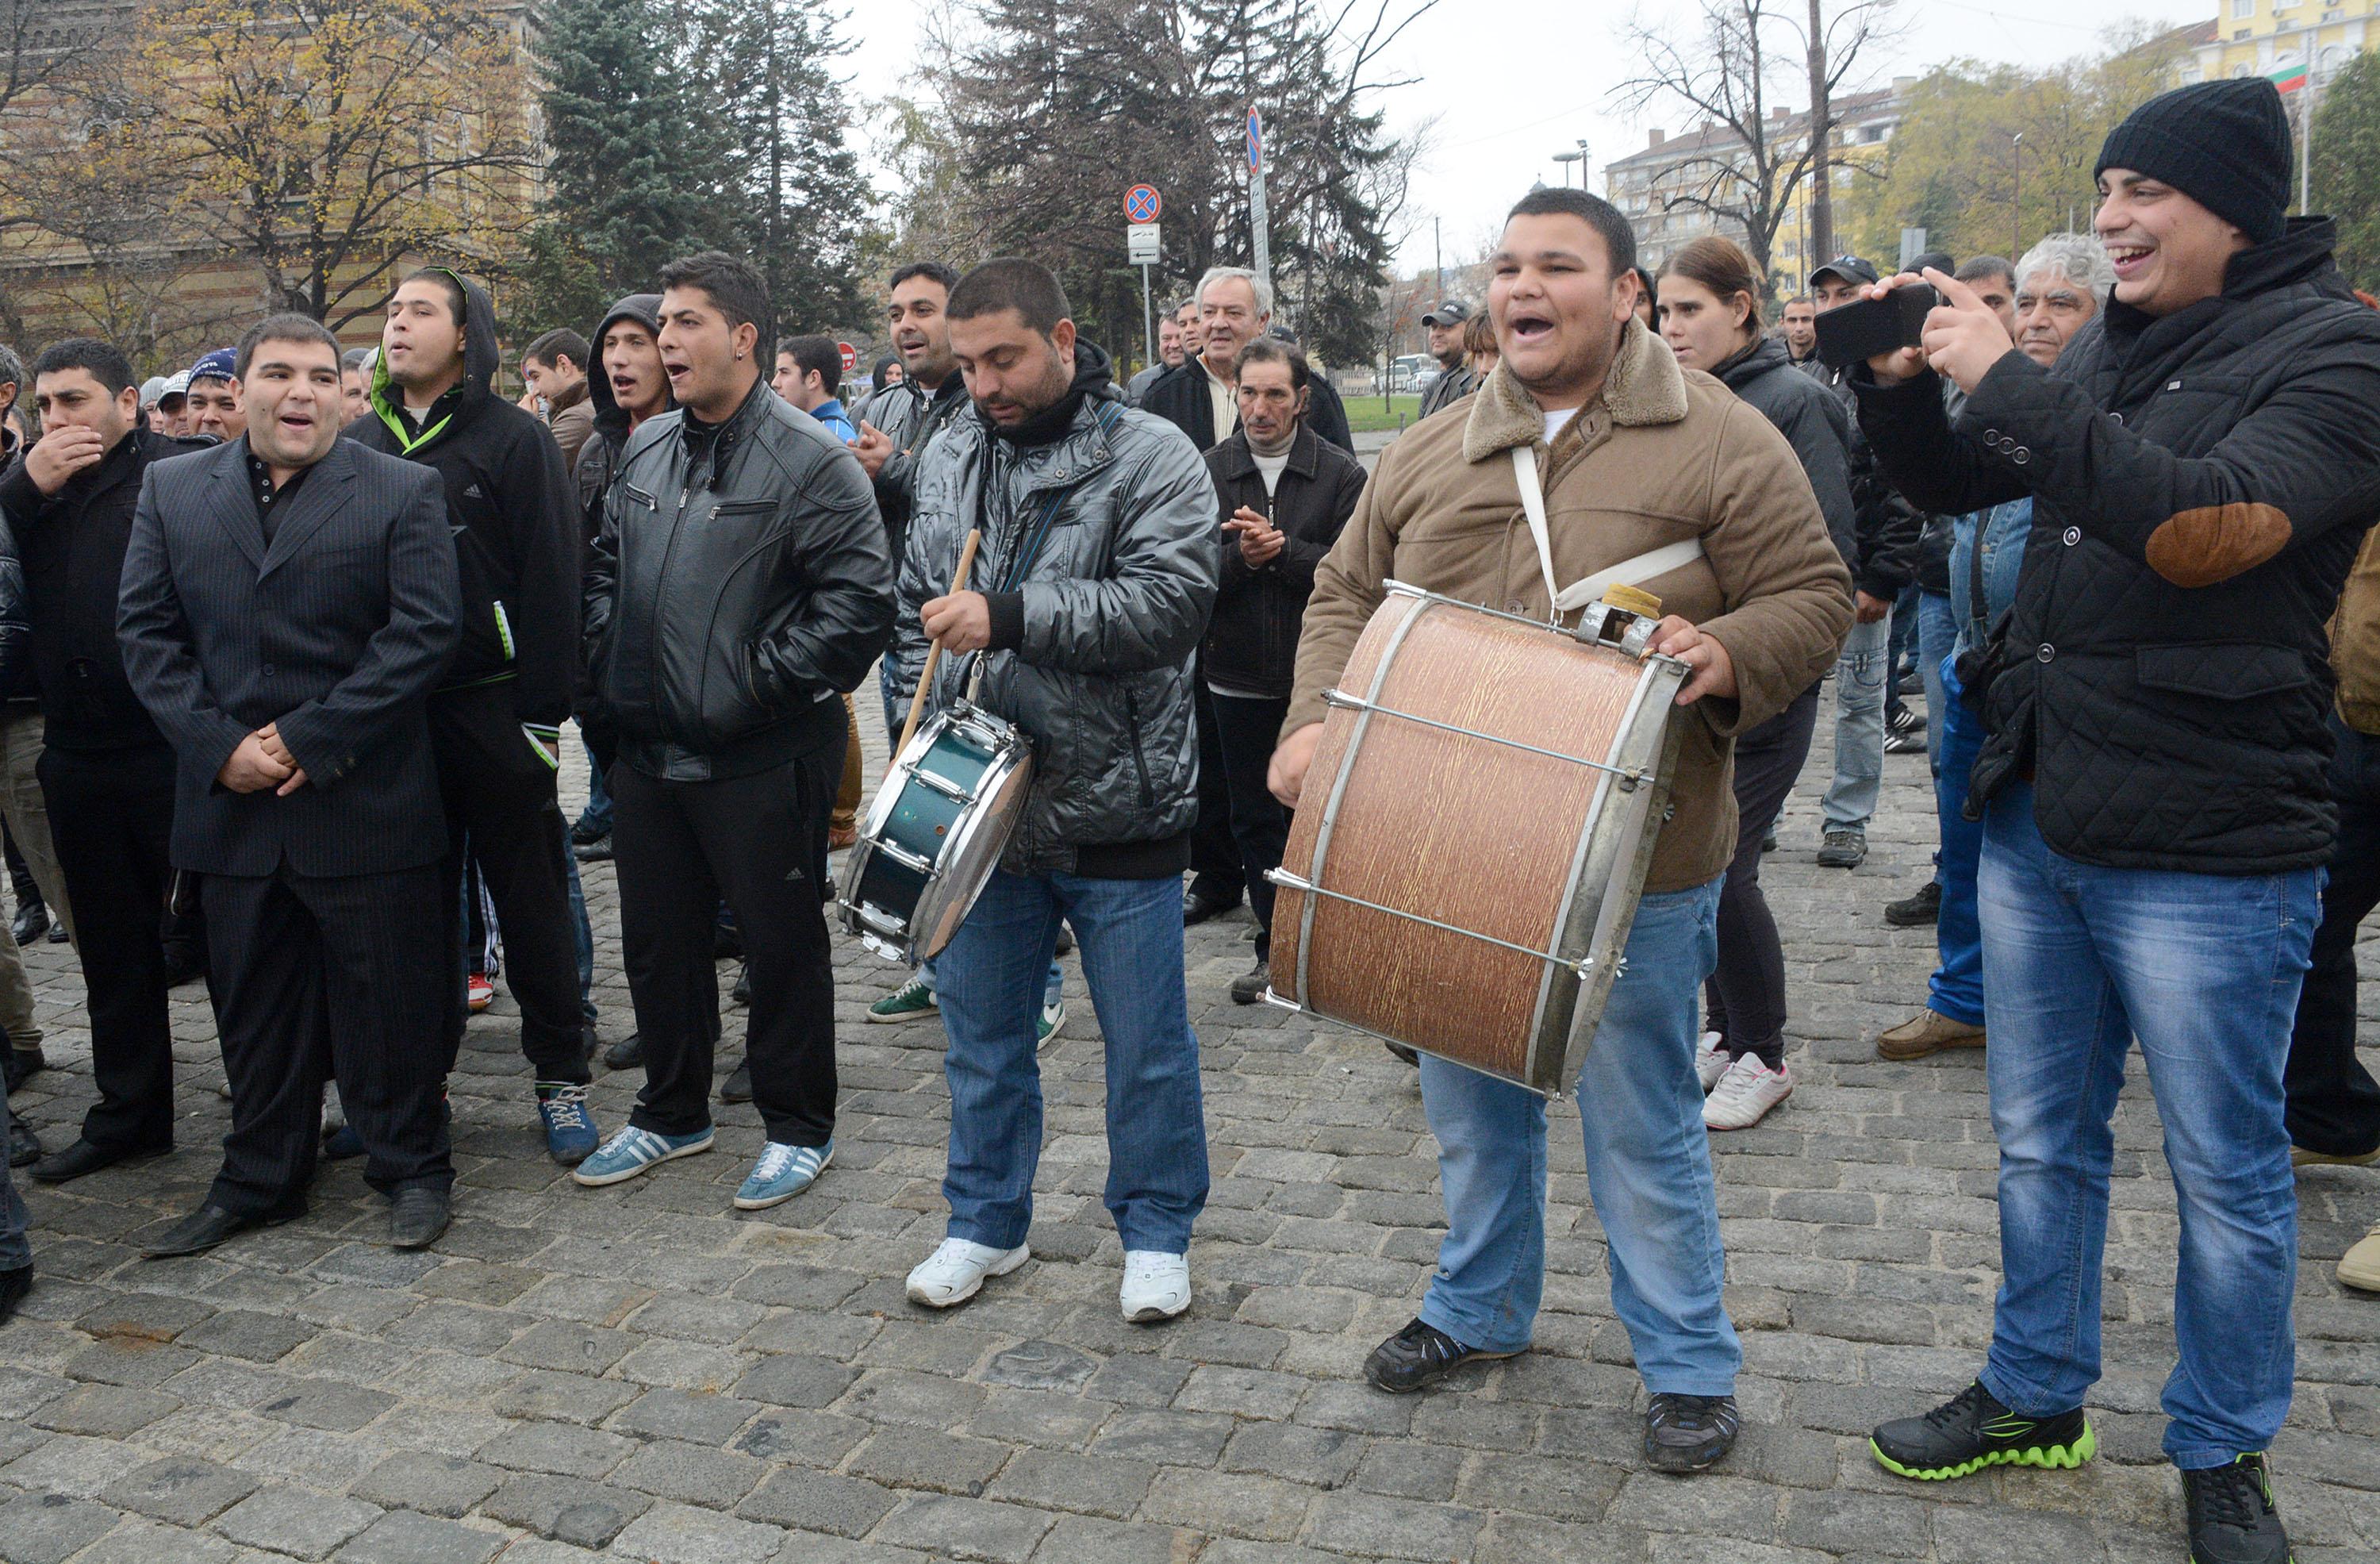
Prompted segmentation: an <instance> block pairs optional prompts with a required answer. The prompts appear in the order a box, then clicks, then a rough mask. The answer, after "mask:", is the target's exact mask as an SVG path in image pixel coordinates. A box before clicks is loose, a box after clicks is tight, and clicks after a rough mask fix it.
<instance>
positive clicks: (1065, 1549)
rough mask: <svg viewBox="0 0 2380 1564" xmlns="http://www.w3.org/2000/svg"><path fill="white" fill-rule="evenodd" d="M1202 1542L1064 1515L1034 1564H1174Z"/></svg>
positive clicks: (1167, 1530) (1180, 1533)
mask: <svg viewBox="0 0 2380 1564" xmlns="http://www.w3.org/2000/svg"><path fill="white" fill-rule="evenodd" d="M1201 1540H1202V1539H1201V1538H1200V1537H1199V1535H1198V1533H1196V1532H1190V1531H1184V1530H1181V1529H1178V1528H1175V1527H1171V1526H1129V1525H1123V1524H1121V1523H1119V1522H1117V1521H1101V1520H1099V1519H1097V1518H1095V1517H1092V1516H1087V1515H1068V1516H1064V1517H1062V1518H1061V1519H1060V1521H1058V1523H1057V1524H1056V1525H1054V1526H1052V1527H1050V1534H1049V1535H1048V1536H1046V1537H1044V1538H1043V1539H1042V1540H1041V1546H1040V1548H1039V1549H1038V1551H1036V1552H1035V1553H1034V1555H1033V1560H1034V1564H1176V1561H1177V1560H1180V1559H1183V1558H1188V1557H1189V1556H1190V1553H1189V1550H1190V1549H1192V1548H1195V1547H1196V1546H1197V1545H1198V1543H1199V1542H1200V1541H1201Z"/></svg>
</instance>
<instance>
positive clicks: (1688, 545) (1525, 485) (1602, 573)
mask: <svg viewBox="0 0 2380 1564" xmlns="http://www.w3.org/2000/svg"><path fill="white" fill-rule="evenodd" d="M1512 476H1513V478H1514V479H1516V480H1517V481H1518V482H1519V483H1520V486H1521V508H1522V509H1524V510H1525V511H1527V512H1528V513H1529V536H1530V537H1531V538H1533V539H1535V540H1536V545H1537V568H1538V569H1540V570H1542V571H1544V572H1545V578H1546V596H1547V598H1548V601H1550V602H1551V603H1552V604H1553V609H1554V614H1555V616H1556V617H1560V616H1561V615H1564V614H1575V613H1577V612H1578V611H1579V610H1580V609H1581V608H1584V607H1585V606H1586V605H1588V604H1590V603H1595V602H1598V601H1600V600H1601V598H1602V596H1603V593H1604V591H1605V589H1607V588H1609V587H1615V586H1639V585H1642V584H1643V583H1645V582H1646V581H1649V580H1652V579H1653V578H1655V577H1656V576H1663V575H1667V574H1668V573H1669V572H1670V571H1671V570H1675V569H1677V568H1679V567H1681V566H1683V565H1691V564H1693V563H1694V561H1695V560H1697V559H1700V558H1701V557H1702V556H1703V543H1702V540H1701V539H1700V538H1687V539H1686V540H1684V541H1683V542H1682V543H1673V544H1662V545H1661V546H1660V547H1659V548H1655V549H1647V550H1645V552H1644V553H1643V554H1640V555H1637V556H1635V557H1634V558H1633V559H1623V560H1621V562H1620V563H1619V564H1617V565H1613V566H1610V567H1609V568H1605V569H1601V570H1597V572H1595V574H1593V575H1591V576H1585V577H1581V578H1580V579H1579V580H1575V581H1573V582H1572V583H1571V584H1570V585H1569V586H1567V587H1557V586H1555V584H1554V554H1553V543H1552V540H1551V539H1550V538H1549V537H1548V532H1547V528H1546V492H1545V488H1544V486H1543V485H1542V484H1540V483H1538V482H1537V452H1536V446H1513V447H1512Z"/></svg>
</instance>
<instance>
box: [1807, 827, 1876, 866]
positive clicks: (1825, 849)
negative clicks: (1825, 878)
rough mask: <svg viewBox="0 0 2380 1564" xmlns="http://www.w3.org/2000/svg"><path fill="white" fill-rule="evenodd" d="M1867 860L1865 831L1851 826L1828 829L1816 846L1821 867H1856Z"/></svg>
mask: <svg viewBox="0 0 2380 1564" xmlns="http://www.w3.org/2000/svg"><path fill="white" fill-rule="evenodd" d="M1866 861H1867V833H1866V832H1865V831H1862V830H1858V829H1856V828H1853V827H1851V826H1837V827H1835V828H1834V829H1832V830H1830V831H1828V833H1827V836H1826V840H1825V841H1823V842H1821V843H1820V844H1819V846H1818V867H1819V868H1821V869H1856V868H1858V867H1859V866H1860V865H1861V864H1863V863H1864V862H1866Z"/></svg>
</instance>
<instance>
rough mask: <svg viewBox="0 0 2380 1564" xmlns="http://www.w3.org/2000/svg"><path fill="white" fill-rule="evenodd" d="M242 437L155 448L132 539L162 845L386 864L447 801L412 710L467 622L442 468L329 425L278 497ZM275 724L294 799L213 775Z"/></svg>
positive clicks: (191, 863)
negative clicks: (159, 747) (163, 757)
mask: <svg viewBox="0 0 2380 1564" xmlns="http://www.w3.org/2000/svg"><path fill="white" fill-rule="evenodd" d="M248 481H249V480H248V442H247V440H245V439H239V440H234V441H232V442H230V443H229V444H228V445H225V446H218V447H216V448H215V449H213V450H211V451H200V452H197V453H194V454H192V455H190V456H185V457H176V458H173V459H171V460H167V461H161V462H156V463H153V464H152V466H151V467H150V469H149V470H148V473H147V475H146V476H145V477H144V478H143V479H142V481H141V485H140V507H139V508H138V509H137V511H136V512H135V513H134V516H133V521H132V541H131V544H130V545H129V546H128V548H127V549H126V551H125V556H124V580H123V586H122V589H121V593H120V596H119V598H118V600H117V605H116V608H117V611H116V632H117V636H118V638H119V640H120V641H122V643H123V646H124V666H125V671H126V672H127V673H128V674H129V675H130V676H131V679H132V688H133V690H135V691H136V692H138V693H139V695H140V700H141V703H142V704H144V705H146V706H147V707H148V708H149V712H150V715H152V716H153V717H155V718H156V720H157V726H158V727H159V728H161V729H163V730H164V734H165V737H166V738H167V739H169V740H170V741H171V742H172V744H173V746H174V751H175V755H176V767H177V771H178V785H177V787H176V793H175V803H174V842H173V856H174V863H175V865H176V867H177V868H182V869H189V870H195V871H197V872H199V873H200V874H249V875H258V874H273V873H274V872H275V871H276V870H277V869H278V868H279V867H280V865H281V864H282V863H283V862H284V861H286V862H287V863H288V865H289V867H290V868H291V869H292V870H294V871H295V872H297V874H307V875H315V876H330V875H345V874H386V873H389V872H391V871H394V870H398V869H409V868H413V867H416V866H418V865H419V864H423V863H428V862H431V861H435V860H436V859H437V858H438V857H439V856H440V855H441V854H442V853H443V852H444V850H445V847H446V827H445V815H444V811H443V808H442V806H441V804H440V802H439V795H438V776H437V770H436V767H435V765H434V764H433V763H432V761H431V752H430V730H429V726H428V720H427V718H426V716H425V715H424V709H425V706H426V703H427V701H428V698H429V694H430V691H431V689H432V688H434V687H435V686H436V684H437V681H438V678H439V676H440V674H441V673H442V672H443V669H444V667H445V664H446V659H447V656H448V655H449V654H451V653H452V652H453V651H454V649H455V641H456V639H457V637H458V636H459V634H460V632H461V625H462V588H461V585H460V583H459V581H458V579H457V575H456V570H455V544H454V540H453V537H452V536H451V534H450V533H449V532H448V529H447V522H446V496H445V495H444V493H443V491H442V490H441V488H440V487H439V479H438V474H437V473H436V472H434V471H432V470H431V469H429V468H426V467H423V466H420V465H419V464H418V463H415V462H410V461H406V460H403V459H401V458H396V457H391V456H383V455H382V454H381V453H379V452H377V451H372V450H367V449H366V448H364V447H363V446H359V445H358V444H356V443H355V442H354V441H353V440H348V439H344V438H343V439H341V440H340V441H339V442H338V443H337V444H336V445H334V446H332V447H331V451H330V454H329V455H328V456H326V457H324V458H322V461H321V463H319V464H318V465H317V466H316V467H315V468H314V469H313V470H312V471H310V472H309V473H308V474H307V475H306V482H305V483H304V485H303V486H302V487H300V488H299V489H298V491H297V494H296V495H292V496H290V497H289V499H288V500H286V501H285V502H284V503H285V507H286V508H285V509H279V510H278V514H277V516H276V519H275V522H274V527H273V544H272V546H271V547H270V548H268V547H266V545H265V541H264V529H263V527H262V526H261V524H260V523H259V522H258V520H257V517H256V501H255V499H254V498H253V497H252V496H251V495H249V492H248ZM268 723H278V724H279V725H280V729H281V736H282V739H283V740H284V741H285V743H287V745H288V746H289V752H290V753H291V754H292V755H294V756H296V757H297V764H299V765H300V766H302V767H304V768H305V772H306V776H307V783H306V786H304V787H303V788H298V789H297V791H296V792H295V793H292V794H290V795H289V796H288V797H287V798H280V797H276V796H275V795H274V793H273V791H272V790H271V789H269V788H268V789H266V790H264V791H261V792H255V793H235V792H233V791H232V790H231V789H229V788H225V787H224V786H223V785H222V784H221V783H219V782H218V781H216V779H215V778H216V776H217V775H218V774H219V773H220V772H221V771H222V770H223V767H224V763H225V761H227V760H229V759H230V758H231V754H232V751H234V750H236V749H237V748H238V747H239V743H240V740H241V739H245V738H246V737H247V736H248V735H249V734H250V733H253V732H255V731H256V730H257V729H258V728H261V727H264V726H265V725H266V724H268Z"/></svg>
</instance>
